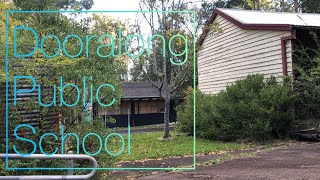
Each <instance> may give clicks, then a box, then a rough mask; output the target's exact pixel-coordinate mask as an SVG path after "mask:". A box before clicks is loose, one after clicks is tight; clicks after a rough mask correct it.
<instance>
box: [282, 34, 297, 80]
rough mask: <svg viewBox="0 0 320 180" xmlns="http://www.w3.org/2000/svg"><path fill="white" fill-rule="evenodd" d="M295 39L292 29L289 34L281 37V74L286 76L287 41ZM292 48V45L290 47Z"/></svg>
mask: <svg viewBox="0 0 320 180" xmlns="http://www.w3.org/2000/svg"><path fill="white" fill-rule="evenodd" d="M294 39H296V31H295V30H292V31H291V35H289V36H284V37H282V38H281V55H282V74H283V76H288V57H287V46H286V45H287V41H289V40H294ZM291 48H292V47H291Z"/></svg>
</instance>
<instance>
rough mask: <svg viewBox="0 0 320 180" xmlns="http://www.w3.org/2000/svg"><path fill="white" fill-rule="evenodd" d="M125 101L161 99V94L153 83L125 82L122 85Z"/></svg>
mask: <svg viewBox="0 0 320 180" xmlns="http://www.w3.org/2000/svg"><path fill="white" fill-rule="evenodd" d="M122 95H123V98H124V99H133V98H160V92H159V89H158V88H157V87H155V86H154V85H153V84H152V83H151V82H124V83H123V84H122Z"/></svg>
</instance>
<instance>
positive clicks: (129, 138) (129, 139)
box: [128, 109, 131, 156]
mask: <svg viewBox="0 0 320 180" xmlns="http://www.w3.org/2000/svg"><path fill="white" fill-rule="evenodd" d="M130 136H131V135H130V110H129V109H128V155H129V156H130V149H131V147H130V146H131V144H130V141H131V137H130Z"/></svg>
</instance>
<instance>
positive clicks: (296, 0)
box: [293, 0, 299, 13]
mask: <svg viewBox="0 0 320 180" xmlns="http://www.w3.org/2000/svg"><path fill="white" fill-rule="evenodd" d="M293 5H294V12H296V13H297V12H299V3H298V0H293Z"/></svg>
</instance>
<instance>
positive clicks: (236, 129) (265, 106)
mask: <svg viewBox="0 0 320 180" xmlns="http://www.w3.org/2000/svg"><path fill="white" fill-rule="evenodd" d="M294 101H295V96H294V95H293V92H292V86H291V83H290V81H289V80H285V81H284V82H283V83H278V82H277V81H276V78H275V77H271V78H264V76H263V75H248V76H247V77H246V78H245V79H243V80H238V81H236V82H235V83H234V84H233V85H230V86H228V87H227V88H226V90H225V91H221V92H220V93H218V94H217V95H213V96H210V95H205V94H202V93H201V92H199V91H198V92H197V94H196V133H197V135H198V136H199V137H203V138H208V139H214V140H225V141H235V140H254V141H267V140H270V139H272V138H282V137H286V136H287V135H288V133H289V130H290V127H291V125H292V123H293V121H294V113H293V105H294ZM177 114H178V122H179V123H178V124H179V127H178V129H179V130H180V131H182V132H187V133H190V134H191V133H193V93H192V92H191V91H190V92H188V96H187V99H186V102H185V104H184V105H183V106H181V107H180V108H179V109H178V113H177Z"/></svg>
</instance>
